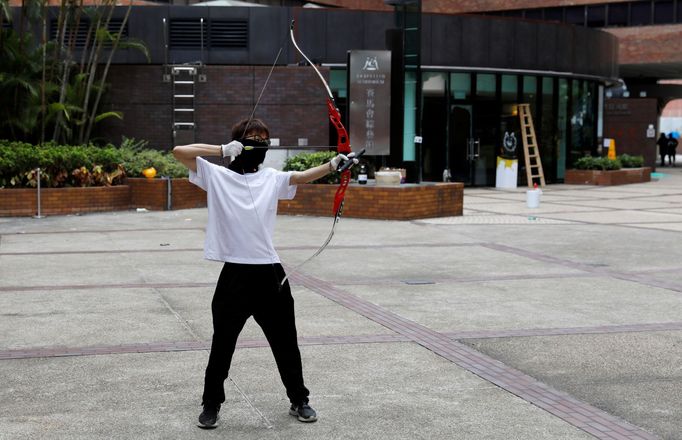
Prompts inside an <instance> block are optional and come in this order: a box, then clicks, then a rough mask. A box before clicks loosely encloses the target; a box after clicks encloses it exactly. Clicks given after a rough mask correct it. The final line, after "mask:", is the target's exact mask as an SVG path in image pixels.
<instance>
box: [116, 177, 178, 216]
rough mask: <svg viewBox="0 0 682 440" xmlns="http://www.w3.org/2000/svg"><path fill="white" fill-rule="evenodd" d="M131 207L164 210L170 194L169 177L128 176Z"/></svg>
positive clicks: (127, 182)
mask: <svg viewBox="0 0 682 440" xmlns="http://www.w3.org/2000/svg"><path fill="white" fill-rule="evenodd" d="M126 184H127V185H129V186H130V189H131V191H130V207H131V208H133V209H134V208H145V209H150V210H154V211H164V210H165V209H166V206H167V205H166V203H167V202H166V200H167V194H168V180H167V179H146V178H132V179H130V178H128V179H126Z"/></svg>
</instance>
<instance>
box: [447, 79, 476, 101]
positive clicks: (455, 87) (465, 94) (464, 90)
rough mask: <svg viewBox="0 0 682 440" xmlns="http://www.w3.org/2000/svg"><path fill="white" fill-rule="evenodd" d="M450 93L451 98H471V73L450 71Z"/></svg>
mask: <svg viewBox="0 0 682 440" xmlns="http://www.w3.org/2000/svg"><path fill="white" fill-rule="evenodd" d="M450 93H452V99H454V100H459V99H462V100H468V99H469V98H471V74H470V73H451V74H450Z"/></svg>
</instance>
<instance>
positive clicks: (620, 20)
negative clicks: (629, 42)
mask: <svg viewBox="0 0 682 440" xmlns="http://www.w3.org/2000/svg"><path fill="white" fill-rule="evenodd" d="M608 6H609V8H608V9H609V22H608V26H627V25H628V6H629V5H628V4H627V3H613V4H610V5H608Z"/></svg>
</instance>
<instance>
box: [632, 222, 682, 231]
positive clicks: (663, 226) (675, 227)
mask: <svg viewBox="0 0 682 440" xmlns="http://www.w3.org/2000/svg"><path fill="white" fill-rule="evenodd" d="M630 226H633V227H637V228H645V229H659V230H665V231H675V232H682V224H680V223H672V222H669V223H632V224H631V225H630Z"/></svg>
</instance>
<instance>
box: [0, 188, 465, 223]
mask: <svg viewBox="0 0 682 440" xmlns="http://www.w3.org/2000/svg"><path fill="white" fill-rule="evenodd" d="M126 183H127V185H120V186H112V187H93V188H48V189H45V190H43V191H42V199H41V200H42V214H43V215H60V214H73V213H79V212H95V211H116V210H125V209H130V208H146V209H150V210H164V209H166V194H167V192H166V191H167V186H166V185H167V181H166V180H164V179H150V180H148V179H141V178H134V179H127V181H126ZM172 185H173V209H186V208H200V207H204V206H206V193H205V192H204V191H202V190H201V189H199V188H197V187H196V186H194V185H193V184H191V183H189V181H188V180H187V179H173V183H172ZM336 188H337V186H336V185H314V184H313V185H300V186H299V187H298V191H297V194H296V198H295V199H294V200H291V201H280V203H279V208H278V213H279V214H292V215H317V216H331V215H332V213H331V210H332V205H333V200H334V193H335V192H336ZM463 198H464V185H462V184H461V183H442V184H435V185H421V186H413V185H401V186H396V187H388V186H360V185H352V186H350V187H349V188H348V191H347V193H346V203H345V209H344V214H343V215H344V216H345V217H358V218H371V219H383V220H411V219H417V218H429V217H444V216H458V215H462V212H463V200H464V199H463ZM36 213H37V208H36V190H35V189H0V216H3V217H7V216H30V215H35V214H36Z"/></svg>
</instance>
